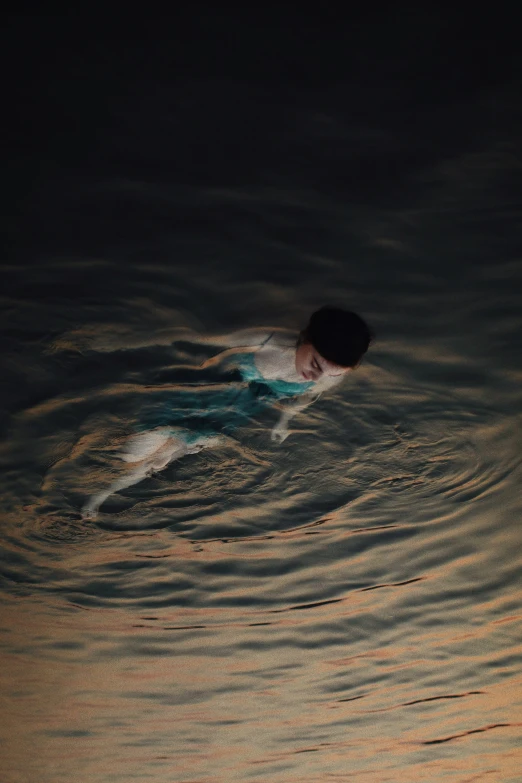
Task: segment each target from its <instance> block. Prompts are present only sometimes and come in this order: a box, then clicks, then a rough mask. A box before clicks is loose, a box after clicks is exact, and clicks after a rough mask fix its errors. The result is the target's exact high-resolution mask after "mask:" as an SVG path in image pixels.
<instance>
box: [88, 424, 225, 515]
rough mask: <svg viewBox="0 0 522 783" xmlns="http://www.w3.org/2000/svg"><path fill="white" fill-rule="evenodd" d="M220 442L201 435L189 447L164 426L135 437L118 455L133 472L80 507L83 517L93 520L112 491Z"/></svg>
mask: <svg viewBox="0 0 522 783" xmlns="http://www.w3.org/2000/svg"><path fill="white" fill-rule="evenodd" d="M223 440H224V439H223V438H221V437H219V436H216V437H208V436H201V437H200V438H198V439H197V440H196V441H195V442H194V443H192V444H190V445H188V444H187V443H185V441H184V440H183V438H182V437H177V436H176V435H174V434H173V433H172V430H170V429H169V428H167V427H159V428H158V429H157V430H151V431H150V432H143V433H140V434H139V435H134V436H133V437H132V438H130V439H129V441H128V443H127V444H126V446H125V448H124V450H123V451H122V453H121V454H120V456H121V459H122V460H123V461H124V462H129V463H133V467H132V469H131V470H130V471H129V472H128V473H126V474H125V475H124V476H121V477H120V478H119V479H116V481H113V482H112V484H110V486H109V487H107V489H104V490H103V491H102V492H97V493H96V494H94V495H91V497H90V498H89V500H88V501H87V502H86V503H85V505H84V506H83V508H82V516H83V517H85V518H87V519H94V518H95V517H96V515H97V513H98V510H99V508H100V506H101V505H102V503H105V501H106V500H107V498H109V497H110V496H111V495H113V494H114V493H115V492H118V491H119V490H120V489H127V487H132V486H133V484H138V482H140V481H142V480H143V479H144V478H147V476H150V475H152V474H153V473H155V472H156V471H158V470H163V468H165V467H166V466H167V465H168V464H169V462H173V461H174V460H176V459H179V458H180V457H184V456H185V455H186V454H195V453H197V452H198V451H201V449H204V448H207V447H212V446H218V445H219V444H220V443H222V442H223Z"/></svg>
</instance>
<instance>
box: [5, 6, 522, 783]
mask: <svg viewBox="0 0 522 783" xmlns="http://www.w3.org/2000/svg"><path fill="white" fill-rule="evenodd" d="M214 21H216V20H214ZM433 22H434V20H433V19H430V18H429V14H428V15H427V16H426V17H418V18H417V23H418V24H421V27H420V30H421V32H422V35H423V38H422V40H421V43H422V46H421V45H420V44H418V43H417V44H415V43H410V47H409V48H408V47H406V48H404V46H402V45H401V46H399V50H397V51H395V49H394V47H393V46H392V45H391V44H390V43H389V42H388V43H386V41H387V37H386V30H385V27H386V25H385V23H384V22H383V26H382V29H381V28H379V29H378V30H377V31H375V29H374V28H373V27H372V25H370V23H369V22H364V20H363V22H361V25H362V26H361V27H360V28H358V34H357V35H359V34H360V35H361V36H362V37H361V38H360V40H359V39H358V38H357V36H355V37H354V41H352V43H353V44H354V48H352V50H351V52H352V55H351V56H352V58H353V61H354V62H355V63H356V64H357V63H358V64H359V65H360V66H361V70H363V71H364V76H363V77H361V79H362V80H361V79H358V78H355V77H354V76H353V75H351V76H350V75H348V74H347V73H346V74H345V75H344V74H343V75H342V78H341V77H340V76H339V75H338V78H337V79H333V80H332V79H331V78H329V77H330V74H329V73H328V65H325V66H324V67H325V71H324V72H323V74H322V76H321V73H320V72H319V73H315V75H314V78H313V79H312V78H311V70H312V66H311V65H309V69H310V70H309V71H308V72H307V75H308V81H307V80H305V81H304V82H302V83H301V82H300V81H299V79H298V78H297V77H296V76H295V74H291V78H289V79H286V80H284V79H283V80H281V81H280V82H279V81H278V80H277V78H276V73H275V71H274V73H273V74H271V75H269V76H267V77H266V79H265V80H263V79H262V78H260V77H259V75H256V74H253V73H252V72H250V74H247V75H243V76H240V75H239V74H238V73H236V74H235V77H234V78H233V76H232V74H231V72H230V71H229V70H227V68H229V66H230V63H229V62H228V61H227V62H226V63H225V65H223V64H222V65H221V68H222V70H221V71H220V70H219V68H218V71H217V73H214V76H213V78H210V77H209V75H208V71H206V70H205V68H206V66H208V61H210V60H211V59H212V58H211V55H209V54H207V58H208V61H206V60H204V61H203V63H200V64H199V71H198V69H197V68H196V71H197V73H196V74H195V75H194V76H190V74H188V73H186V74H184V76H183V78H179V79H174V78H173V77H171V76H170V75H169V74H170V71H168V69H166V71H164V70H163V68H160V65H161V64H162V63H163V60H162V58H167V60H168V56H169V54H168V53H169V51H170V50H169V48H168V46H167V43H166V41H165V40H163V39H161V41H160V45H159V48H153V47H151V48H150V49H147V48H146V47H145V48H144V51H146V52H147V57H146V58H145V65H144V64H143V61H142V60H141V59H140V57H139V56H138V54H136V52H134V50H133V49H132V47H130V46H129V45H124V43H123V42H122V41H120V42H119V43H118V45H117V46H114V47H113V48H112V50H111V52H112V54H111V52H110V51H109V52H108V50H107V48H104V47H103V46H100V48H99V49H93V48H92V45H91V44H89V43H88V42H86V41H85V42H84V41H80V42H79V43H78V42H76V43H77V44H78V45H77V46H76V45H75V44H74V42H73V43H71V42H70V41H69V42H68V43H67V41H68V39H66V36H65V34H64V29H65V28H64V29H61V28H60V26H58V29H57V30H55V31H54V32H52V33H50V39H46V41H45V47H48V46H52V45H53V44H56V43H57V42H58V44H59V45H60V46H61V48H60V49H59V52H60V53H61V55H62V59H61V60H60V59H59V58H58V59H57V64H55V65H52V64H48V65H47V67H46V68H44V69H43V76H42V75H40V76H39V77H38V78H39V79H40V82H39V84H45V85H47V87H48V90H47V92H46V93H45V95H46V98H45V102H46V107H47V111H46V113H45V114H44V115H43V120H42V124H41V126H40V128H39V131H38V132H36V134H35V136H34V139H33V148H32V149H33V153H32V157H30V156H28V154H27V152H26V151H24V148H23V144H24V141H25V137H24V136H23V134H22V137H21V139H19V142H20V143H19V147H16V148H15V150H18V152H17V153H16V154H14V159H15V161H16V160H17V161H18V165H19V166H20V171H22V173H24V174H25V175H26V177H27V180H23V178H22V185H21V184H20V182H18V181H17V182H16V183H15V182H14V181H13V188H14V189H15V190H16V187H15V186H17V187H18V188H19V189H20V191H22V190H23V182H24V181H29V180H30V181H31V190H30V192H29V191H28V190H27V189H26V191H25V201H24V202H23V209H21V210H19V212H18V213H17V214H16V215H14V211H13V220H12V221H10V222H9V224H8V227H9V228H10V230H11V238H12V243H11V251H10V254H9V256H8V257H7V258H6V259H5V261H6V263H5V266H4V270H3V275H2V279H3V293H2V304H3V306H4V307H3V312H4V335H5V341H4V342H5V351H4V370H3V390H2V426H3V432H4V440H3V445H2V451H1V455H0V456H1V463H2V472H1V476H2V478H1V482H2V497H3V502H2V539H1V568H0V579H1V582H0V583H1V590H2V603H1V608H0V626H1V636H0V644H1V650H2V666H1V668H0V682H1V693H2V710H1V715H2V720H1V723H0V741H1V746H0V747H1V757H2V770H3V771H2V776H1V777H2V779H3V780H6V781H8V783H25V782H26V781H31V782H32V781H36V780H38V781H41V782H42V783H58V781H70V780H71V779H74V780H76V781H79V783H94V782H96V783H102V782H103V783H106V781H107V782H108V781H111V783H113V782H118V783H119V781H122V783H123V781H125V782H127V781H130V780H134V779H137V780H140V781H152V782H153V783H156V782H157V783H159V782H160V781H166V780H169V781H172V783H174V781H176V783H178V782H179V783H196V781H197V783H217V782H218V781H219V782H220V783H221V781H227V782H228V781H242V782H243V781H247V780H259V781H263V783H267V782H268V781H270V783H280V782H281V783H282V781H285V783H289V782H293V781H296V782H297V781H299V783H316V781H317V782H318V781H321V782H322V781H337V780H338V781H341V780H342V781H346V780H356V781H357V782H358V783H359V782H360V783H366V782H368V783H370V781H371V783H385V782H386V783H387V782H388V781H401V783H402V782H403V781H412V782H413V781H415V783H417V781H421V780H422V781H430V783H431V781H433V782H437V783H439V782H440V783H442V782H444V783H465V782H468V781H482V780H484V781H486V780H487V781H495V783H497V781H498V782H499V783H500V782H501V783H515V781H520V780H521V777H520V772H519V769H520V761H521V759H520V753H519V751H518V750H517V746H518V747H519V745H520V696H521V691H520V617H521V607H520V565H521V555H520V552H521V549H520V543H521V541H520V539H521V534H520V529H519V528H520V524H519V521H520V513H521V510H522V509H521V501H520V490H519V488H520V484H521V479H522V467H521V457H520V446H519V442H520V433H521V426H520V425H521V414H522V403H521V395H520V386H521V381H522V369H521V366H520V355H521V350H522V315H521V313H522V310H521V291H522V264H521V263H520V216H521V209H520V198H519V186H520V172H521V165H522V164H521V160H520V154H519V148H518V146H517V139H518V137H519V132H520V110H519V108H518V103H517V100H518V98H517V89H516V74H515V75H513V73H512V72H510V71H509V70H508V69H507V68H504V67H503V66H504V65H505V64H506V63H505V61H504V60H503V59H502V57H500V60H498V61H497V63H496V70H495V68H493V70H492V69H490V70H489V71H488V72H487V74H483V75H482V76H481V78H478V77H477V78H476V79H475V80H474V81H472V80H471V78H470V76H471V73H472V68H471V65H466V67H464V64H465V63H468V60H467V54H468V53H469V52H468V50H466V48H465V47H464V50H459V51H458V52H453V54H451V55H448V56H449V57H450V61H449V63H448V62H446V66H445V67H446V68H447V71H445V72H444V73H446V75H448V74H449V73H450V72H451V68H452V67H454V66H456V65H459V66H460V67H459V68H458V69H457V70H454V71H453V78H452V79H451V80H449V79H448V80H447V82H445V84H444V85H443V86H441V83H439V82H437V83H434V82H433V81H430V80H429V79H428V78H427V77H428V75H429V73H430V68H433V69H435V66H434V65H433V60H432V59H430V58H432V57H433V56H435V57H437V56H438V57H440V58H441V60H440V61H441V62H442V55H441V53H440V51H439V50H438V49H436V50H435V55H434V51H433V48H432V49H430V48H429V47H427V50H426V51H425V48H426V46H425V45H426V42H430V41H431V43H432V45H433V46H435V43H434V42H436V40H437V35H438V33H439V32H440V26H439V27H437V26H436V25H435V28H434V30H433V31H432V30H431V24H432V23H433ZM216 23H217V22H216ZM240 23H241V24H242V22H237V24H240ZM209 24H210V23H209ZM26 25H28V27H26ZM14 28H15V30H16V31H17V32H18V33H20V30H21V29H23V31H24V33H25V34H26V35H27V36H29V39H30V41H31V42H32V44H33V45H34V46H36V47H38V45H39V46H41V47H44V43H42V42H40V44H38V40H39V39H38V25H37V23H36V22H35V21H34V20H33V22H32V23H31V22H28V21H27V20H23V21H20V20H19V21H18V23H17V25H15V26H14ZM220 29H221V32H223V31H224V30H225V24H224V23H222V28H220ZM227 29H228V28H227ZM412 29H413V31H415V30H414V28H410V27H408V25H406V31H405V32H404V31H403V32H402V39H401V40H402V44H404V41H405V40H407V41H410V38H409V36H410V34H411V33H412ZM379 30H380V31H379ZM430 31H431V32H430ZM158 34H159V33H158ZM308 34H309V36H312V32H309V33H308ZM230 35H232V33H230ZM374 35H377V41H376V42H375V41H373V36H374ZM414 37H415V36H412V40H413V38H414ZM355 38H357V41H358V43H357V41H355ZM372 41H373V44H372V43H371V42H372ZM399 43H400V41H399ZM73 44H74V45H73ZM368 45H372V46H373V48H372V49H371V51H372V52H373V54H374V59H372V58H371V57H368V49H367V46H368ZM244 47H245V49H246V48H247V44H244ZM381 47H382V48H381ZM188 49H189V47H188V45H187V51H188ZM139 51H141V50H139ZM86 52H88V53H89V56H90V59H89V58H87V59H86V58H85V53H86ZM377 52H380V56H379V57H376V54H377ZM185 54H186V52H185ZM65 55H66V58H65V59H66V61H67V63H68V66H69V67H68V68H67V69H63V68H62V65H63V62H64V57H65ZM316 56H317V55H316ZM111 57H112V60H111ZM375 58H376V59H375ZM451 58H453V59H451ZM436 62H438V61H437V60H436ZM107 63H109V64H111V65H112V66H113V67H111V68H107ZM61 64H62V65H61ZM330 64H332V63H330ZM363 65H364V69H362V66H363ZM414 65H415V66H416V67H415V68H413V66H414ZM274 68H275V66H274ZM412 68H413V70H412ZM20 78H21V79H22V83H23V85H25V93H24V94H25V95H28V94H29V87H28V86H27V85H30V84H33V83H37V82H36V79H37V77H36V75H34V74H33V75H32V76H31V78H30V79H29V78H28V77H27V76H26V77H25V79H26V80H25V82H24V81H23V78H22V76H20ZM442 81H443V80H442ZM71 85H74V86H75V89H74V90H71ZM437 85H438V86H437ZM51 87H52V89H51ZM34 96H36V98H35V97H34ZM67 96H68V101H64V99H65V97H67ZM35 101H36V105H38V101H40V102H41V104H42V105H43V103H44V99H43V97H42V94H41V93H38V92H36V93H34V94H33V103H29V104H28V105H27V106H25V108H23V109H22V115H21V116H22V118H23V117H24V116H27V117H29V116H31V114H32V112H33V111H34V106H35ZM23 112H26V115H24V114H23ZM66 121H67V122H66ZM24 128H25V134H26V135H27V136H28V135H29V133H30V132H32V131H31V130H30V129H29V128H28V127H26V126H25V125H24ZM64 128H66V129H67V133H66V135H65V136H64V133H65V131H64ZM16 155H18V158H17V157H16ZM37 162H38V166H37ZM24 167H25V168H24ZM27 226H30V227H31V231H30V232H29V231H27V230H26V227H27ZM323 303H334V304H341V305H345V306H347V307H351V308H353V309H356V310H357V311H358V312H360V313H361V314H362V315H363V316H364V317H365V318H367V319H368V321H369V322H370V323H371V324H372V326H373V328H374V330H375V331H376V333H377V340H376V343H375V345H374V346H373V347H372V349H371V351H370V353H369V354H368V358H367V360H366V361H365V362H364V364H363V365H362V366H361V368H360V369H358V370H357V372H356V373H354V374H353V375H351V376H350V377H349V378H348V379H347V380H346V382H345V383H344V384H343V385H342V386H341V387H340V388H339V389H338V390H336V391H335V393H332V394H331V395H330V396H325V397H323V398H322V399H321V400H320V401H319V402H318V403H317V404H316V405H315V406H313V407H311V408H309V409H308V410H307V411H306V412H305V413H304V414H301V415H300V416H299V417H297V418H296V419H294V420H293V422H292V424H293V430H294V431H293V433H292V435H291V437H290V438H288V440H286V441H285V443H284V444H282V445H281V446H275V445H274V444H272V443H271V441H270V439H269V428H270V424H271V423H273V421H275V413H271V412H267V413H266V415H264V417H261V418H260V419H259V420H257V421H255V422H252V424H251V426H249V427H247V428H245V429H244V430H243V431H242V432H241V436H240V437H239V439H238V441H237V442H236V443H235V444H234V443H229V444H227V445H226V446H223V447H221V448H218V449H216V450H213V451H208V452H205V451H204V452H201V453H200V454H197V455H192V456H189V457H186V458H185V459H184V460H182V461H180V462H179V463H174V464H172V465H170V466H169V467H168V468H167V469H166V470H164V471H163V472H161V473H159V474H157V475H156V476H154V477H153V478H151V479H148V480H147V481H144V482H142V483H140V484H138V485H136V486H135V487H132V488H130V489H128V490H125V491H122V492H121V493H119V494H118V495H115V496H114V497H113V498H111V499H110V500H109V501H108V502H107V504H106V505H105V506H104V507H103V509H102V512H101V513H100V516H99V517H98V519H97V520H96V521H85V520H82V519H81V518H80V515H79V509H80V507H81V505H82V502H83V501H84V500H85V497H86V495H88V494H89V493H90V492H92V491H95V490H97V489H98V488H99V487H100V486H102V485H103V484H104V483H109V482H110V481H111V480H112V478H113V477H114V475H115V474H116V473H117V471H118V469H119V468H118V460H117V459H116V453H117V451H118V449H119V448H120V446H121V444H122V443H123V442H124V440H125V437H126V436H127V435H128V434H129V432H132V428H133V424H132V423H133V421H134V418H135V417H136V415H137V412H138V411H139V409H140V407H141V406H142V405H143V403H144V400H145V398H146V397H147V399H149V398H150V395H151V394H152V393H153V392H152V391H151V390H153V389H154V388H157V386H158V385H160V384H165V383H169V382H172V378H173V377H177V376H176V373H177V372H179V370H178V369H177V368H179V367H180V366H184V367H190V368H194V367H197V366H198V365H199V364H200V363H201V362H202V361H203V359H205V358H207V357H208V356H210V355H212V353H213V350H214V349H209V348H202V347H199V348H197V347H195V346H190V345H188V344H187V343H186V342H182V343H176V344H173V343H172V339H173V335H174V334H175V333H176V329H178V328H179V327H189V328H191V329H194V330H197V331H200V332H202V333H204V332H206V331H209V332H214V331H219V330H226V329H229V328H234V327H236V328H237V327H244V326H258V325H264V324H267V325H274V326H289V327H295V328H297V329H298V328H300V327H301V326H302V325H303V324H304V323H305V322H306V319H307V317H308V315H309V314H310V312H312V311H313V309H315V308H316V307H317V306H319V305H321V304H323ZM517 753H518V755H517Z"/></svg>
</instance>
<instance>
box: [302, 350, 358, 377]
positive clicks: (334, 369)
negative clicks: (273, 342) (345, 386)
mask: <svg viewBox="0 0 522 783" xmlns="http://www.w3.org/2000/svg"><path fill="white" fill-rule="evenodd" d="M295 368H296V370H297V372H298V373H299V375H301V377H302V378H303V379H304V380H305V381H318V380H319V379H320V378H323V377H325V376H326V377H329V378H334V377H336V376H340V375H345V373H347V372H349V371H350V369H351V368H350V367H340V366H339V365H338V364H332V362H328V361H327V360H326V359H323V357H322V356H321V354H320V353H318V352H317V351H316V350H315V348H314V346H313V345H312V344H311V343H306V342H304V343H301V345H299V346H298V347H297V348H296V352H295Z"/></svg>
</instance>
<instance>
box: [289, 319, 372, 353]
mask: <svg viewBox="0 0 522 783" xmlns="http://www.w3.org/2000/svg"><path fill="white" fill-rule="evenodd" d="M372 338H373V335H372V333H371V331H370V329H369V327H368V324H366V323H365V322H364V321H363V319H362V318H361V317H360V316H359V315H357V313H352V312H350V311H349V310H341V309H340V308H338V307H321V309H320V310H317V311H316V312H315V313H313V315H312V317H311V318H310V321H309V323H308V326H307V327H306V329H304V330H303V331H302V332H301V337H300V341H301V342H303V341H305V342H308V343H312V345H313V346H314V348H315V350H316V351H318V353H320V354H321V356H322V357H323V359H326V361H328V362H332V364H337V365H339V367H355V365H356V364H358V363H359V362H360V361H361V359H362V357H363V356H364V354H365V353H366V351H367V350H368V348H369V346H370V343H371V341H372Z"/></svg>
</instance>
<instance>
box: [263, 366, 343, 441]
mask: <svg viewBox="0 0 522 783" xmlns="http://www.w3.org/2000/svg"><path fill="white" fill-rule="evenodd" d="M342 377H344V376H341V377H340V378H335V379H334V378H332V377H324V378H322V379H321V380H320V381H319V382H318V383H316V384H315V387H314V388H313V389H311V390H310V391H307V392H305V393H304V394H301V395H300V396H299V397H298V398H297V399H293V400H291V401H289V402H287V403H284V404H280V411H281V413H280V416H279V420H278V422H277V424H276V425H275V427H274V428H273V429H272V433H271V437H272V440H273V441H275V442H276V443H282V442H283V441H284V440H286V438H287V437H288V436H289V434H290V431H289V429H288V423H289V421H290V419H292V418H293V417H294V416H296V415H297V414H298V413H300V412H301V411H304V410H305V408H308V406H309V405H311V404H312V403H313V402H316V400H318V399H319V397H320V396H321V394H322V392H323V391H327V390H328V389H332V388H333V387H334V386H337V385H338V384H339V383H340V381H341V380H342Z"/></svg>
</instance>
